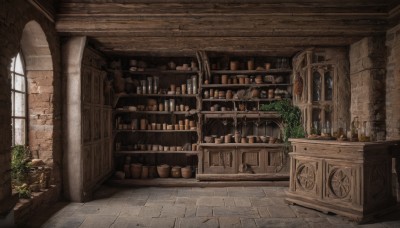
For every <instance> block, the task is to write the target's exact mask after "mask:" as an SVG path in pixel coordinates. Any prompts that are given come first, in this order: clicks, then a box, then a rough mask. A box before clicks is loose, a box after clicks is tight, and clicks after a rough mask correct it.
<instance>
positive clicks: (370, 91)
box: [349, 37, 386, 140]
mask: <svg viewBox="0 0 400 228" xmlns="http://www.w3.org/2000/svg"><path fill="white" fill-rule="evenodd" d="M349 55H350V82H351V107H350V112H351V119H352V120H353V119H354V117H358V119H359V121H360V123H362V122H364V121H367V122H370V124H371V137H372V140H376V139H384V138H385V134H386V133H385V132H386V124H385V116H386V108H385V86H386V83H385V75H386V65H385V64H386V48H385V39H384V37H366V38H364V39H362V40H360V41H358V42H356V43H354V44H352V45H351V46H350V53H349Z"/></svg>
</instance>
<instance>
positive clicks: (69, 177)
mask: <svg viewBox="0 0 400 228" xmlns="http://www.w3.org/2000/svg"><path fill="white" fill-rule="evenodd" d="M85 44H86V37H72V38H70V39H69V40H68V41H67V42H66V43H65V44H64V45H63V47H62V59H63V62H62V65H63V82H64V83H63V84H64V93H63V94H64V107H63V111H64V116H63V128H64V143H63V144H64V158H63V161H64V162H63V164H64V166H63V177H64V178H63V180H64V196H65V197H66V198H67V199H69V200H71V201H78V202H80V201H82V199H83V177H82V175H83V169H82V166H83V165H82V161H83V156H82V146H81V145H82V142H81V140H82V131H81V127H82V126H81V123H82V121H81V118H82V108H81V106H82V102H81V64H82V56H83V51H84V48H85Z"/></svg>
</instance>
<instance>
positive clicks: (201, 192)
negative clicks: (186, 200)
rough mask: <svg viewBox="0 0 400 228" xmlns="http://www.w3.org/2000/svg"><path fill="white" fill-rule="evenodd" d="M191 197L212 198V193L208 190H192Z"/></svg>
mask: <svg viewBox="0 0 400 228" xmlns="http://www.w3.org/2000/svg"><path fill="white" fill-rule="evenodd" d="M191 194H192V195H191V196H198V197H199V196H214V191H213V190H209V189H208V188H193V189H192V192H191Z"/></svg>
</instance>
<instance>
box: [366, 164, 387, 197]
mask: <svg viewBox="0 0 400 228" xmlns="http://www.w3.org/2000/svg"><path fill="white" fill-rule="evenodd" d="M385 169H386V167H385V166H377V165H376V166H373V167H372V168H371V169H370V170H371V171H370V173H369V176H368V179H369V181H368V183H369V188H368V191H369V197H368V199H369V200H371V201H380V200H382V199H384V198H385V197H386V196H387V192H386V190H387V188H386V187H385V186H387V184H388V179H387V178H388V177H387V175H385V173H386V170H385Z"/></svg>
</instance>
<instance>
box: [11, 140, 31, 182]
mask: <svg viewBox="0 0 400 228" xmlns="http://www.w3.org/2000/svg"><path fill="white" fill-rule="evenodd" d="M29 160H30V151H29V149H28V148H27V147H26V146H24V145H16V146H14V147H12V149H11V177H12V179H13V181H15V182H16V184H21V183H23V182H24V181H26V179H27V174H28V172H29V168H30V166H29Z"/></svg>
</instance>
